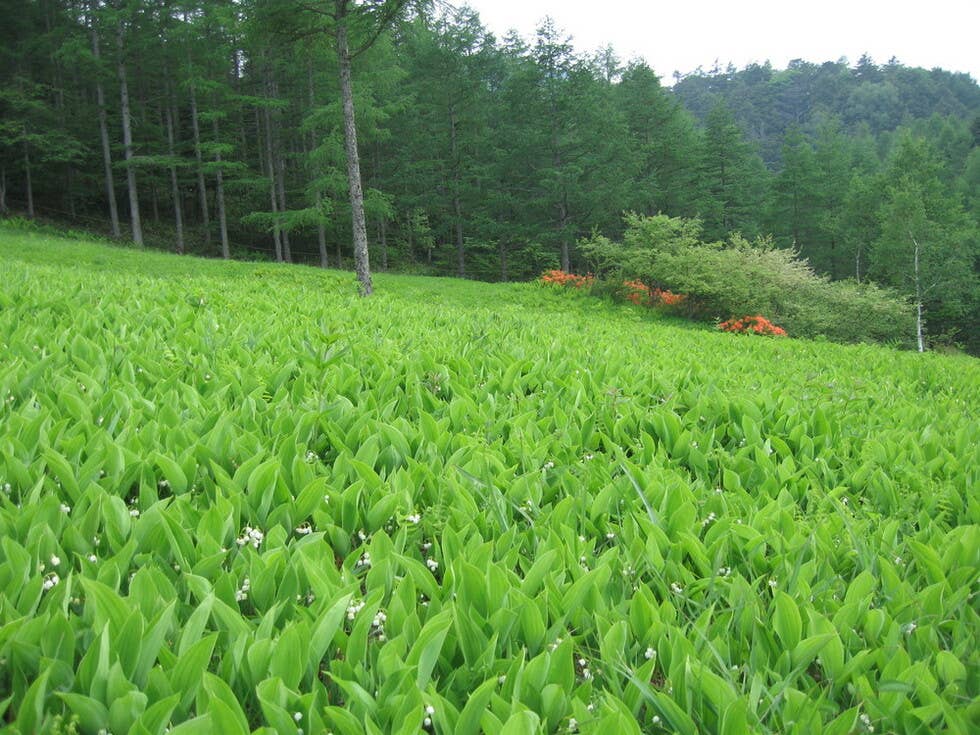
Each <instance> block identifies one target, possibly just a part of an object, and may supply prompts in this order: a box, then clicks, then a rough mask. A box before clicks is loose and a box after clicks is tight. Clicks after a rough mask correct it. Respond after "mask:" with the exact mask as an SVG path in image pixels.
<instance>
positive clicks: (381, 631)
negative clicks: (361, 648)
mask: <svg viewBox="0 0 980 735" xmlns="http://www.w3.org/2000/svg"><path fill="white" fill-rule="evenodd" d="M387 622H388V615H387V613H385V612H384V611H383V610H378V612H376V613H375V614H374V620H372V621H371V632H372V633H373V634H374V635H375V637H376V638H377V639H378V640H379V641H384V640H385V638H386V636H385V623H387Z"/></svg>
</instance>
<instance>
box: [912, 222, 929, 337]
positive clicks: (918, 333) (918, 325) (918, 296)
mask: <svg viewBox="0 0 980 735" xmlns="http://www.w3.org/2000/svg"><path fill="white" fill-rule="evenodd" d="M909 237H910V238H911V239H912V245H914V246H915V251H914V252H915V260H914V262H915V341H916V344H917V345H918V348H919V352H925V351H926V340H925V337H924V335H923V327H922V278H921V275H920V273H919V241H918V240H916V239H915V235H913V234H912V232H911V230H910V231H909Z"/></svg>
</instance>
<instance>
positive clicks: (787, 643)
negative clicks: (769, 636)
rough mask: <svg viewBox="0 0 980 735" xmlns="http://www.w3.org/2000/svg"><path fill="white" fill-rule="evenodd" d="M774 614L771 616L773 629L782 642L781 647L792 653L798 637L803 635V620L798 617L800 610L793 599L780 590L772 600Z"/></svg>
mask: <svg viewBox="0 0 980 735" xmlns="http://www.w3.org/2000/svg"><path fill="white" fill-rule="evenodd" d="M774 604H775V607H776V612H775V614H774V615H773V620H772V622H773V627H774V628H775V630H776V635H777V636H779V640H780V641H781V642H782V644H783V647H784V648H785V649H786V650H788V651H792V650H793V649H795V648H796V647H797V646H798V645H799V643H800V636H801V635H802V633H803V620H802V618H801V617H800V609H799V608H798V607H797V606H796V602H794V600H793V598H792V597H790V596H789V595H787V594H786V593H785V592H783V591H782V590H780V591H778V592H776V596H775V599H774Z"/></svg>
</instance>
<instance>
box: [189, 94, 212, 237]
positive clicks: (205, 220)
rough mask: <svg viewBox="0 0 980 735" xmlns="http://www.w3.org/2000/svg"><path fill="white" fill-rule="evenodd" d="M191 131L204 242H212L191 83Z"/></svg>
mask: <svg viewBox="0 0 980 735" xmlns="http://www.w3.org/2000/svg"><path fill="white" fill-rule="evenodd" d="M190 94H191V132H192V133H193V136H194V158H195V159H197V194H198V197H199V198H200V201H201V224H202V225H203V226H204V244H205V245H210V244H211V215H210V213H209V212H208V188H207V184H206V183H205V181H204V157H203V155H202V153H201V126H200V123H199V122H198V119H197V92H196V91H195V89H194V84H193V83H192V84H191V89H190Z"/></svg>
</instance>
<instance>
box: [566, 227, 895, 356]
mask: <svg viewBox="0 0 980 735" xmlns="http://www.w3.org/2000/svg"><path fill="white" fill-rule="evenodd" d="M626 222H627V229H626V234H625V235H624V238H623V242H622V244H618V243H614V242H612V241H610V240H609V239H607V238H603V237H601V236H596V237H593V238H591V239H590V240H588V241H586V242H583V243H582V244H581V245H580V248H581V249H582V250H583V252H585V253H586V254H587V256H588V257H589V258H590V259H591V261H592V262H593V263H594V264H595V266H596V269H597V272H598V273H599V274H600V275H603V276H605V277H606V278H607V279H610V280H615V281H616V282H621V281H622V280H623V279H624V278H628V279H633V278H636V279H639V280H641V281H643V282H644V283H646V284H648V285H650V286H655V287H660V288H666V289H669V290H671V291H673V292H674V293H683V294H687V296H688V302H687V303H688V310H689V313H690V314H691V315H692V316H696V317H699V318H702V319H713V320H715V321H720V320H723V319H727V318H729V317H733V316H734V317H740V316H744V315H749V314H761V315H763V316H765V317H767V318H768V319H769V320H770V321H772V322H773V323H775V324H778V325H779V326H781V327H783V328H784V329H786V330H787V331H788V332H789V334H791V335H793V336H797V337H824V338H827V339H830V340H833V341H836V342H865V341H886V342H896V343H901V344H909V343H910V342H911V340H912V338H913V336H914V325H913V323H912V320H911V309H910V307H909V305H908V304H907V303H906V302H905V301H903V300H902V299H900V298H898V297H897V296H896V295H895V294H893V293H890V292H887V291H885V290H883V289H880V288H877V287H875V286H872V285H869V284H859V283H856V282H854V281H833V282H832V281H830V280H829V279H828V278H826V277H825V276H819V275H818V274H817V273H815V272H814V271H813V269H812V268H811V267H810V266H809V264H808V263H807V262H806V261H804V260H800V258H799V255H798V253H797V252H796V251H793V250H788V249H783V248H777V247H774V246H773V243H772V242H771V240H767V239H757V240H755V241H754V242H750V241H748V240H746V239H745V238H744V237H742V236H740V235H734V236H732V237H731V238H730V239H729V240H728V241H727V242H724V243H721V242H711V243H706V242H702V241H701V239H700V235H701V226H700V223H699V222H697V221H692V220H682V219H676V218H670V217H667V216H665V215H659V216H656V217H641V216H638V215H628V216H627V218H626Z"/></svg>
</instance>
